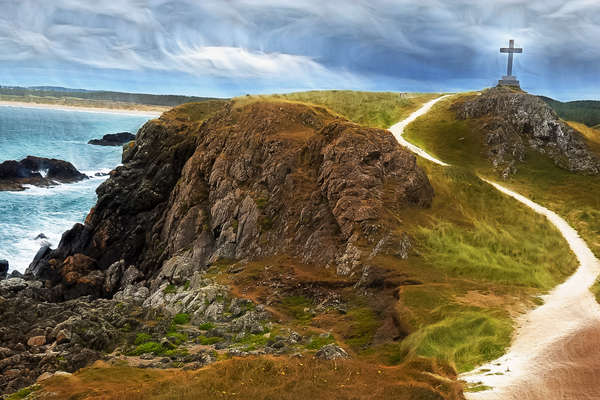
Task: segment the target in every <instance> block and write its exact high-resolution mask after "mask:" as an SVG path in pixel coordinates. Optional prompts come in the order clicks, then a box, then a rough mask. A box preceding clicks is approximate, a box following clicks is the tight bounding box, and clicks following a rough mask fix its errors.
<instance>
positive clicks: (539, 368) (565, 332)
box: [390, 96, 600, 400]
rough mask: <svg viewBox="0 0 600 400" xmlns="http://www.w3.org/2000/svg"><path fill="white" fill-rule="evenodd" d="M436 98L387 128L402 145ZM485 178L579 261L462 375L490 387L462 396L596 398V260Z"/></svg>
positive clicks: (599, 310) (599, 347)
mask: <svg viewBox="0 0 600 400" xmlns="http://www.w3.org/2000/svg"><path fill="white" fill-rule="evenodd" d="M444 97H445V96H444ZM441 99H442V97H440V98H437V99H435V100H432V101H430V102H428V103H426V104H424V105H423V107H422V108H421V109H419V110H417V111H416V112H415V113H413V114H412V115H411V116H409V117H408V118H407V119H406V120H404V121H402V122H400V123H398V124H396V125H394V126H392V127H391V128H390V131H391V132H392V133H393V134H394V136H395V137H396V138H397V139H398V141H399V142H400V143H401V144H403V145H406V143H407V142H406V140H405V139H404V138H403V137H402V134H403V132H404V128H405V127H406V126H407V125H408V124H409V123H410V122H412V121H414V120H415V119H416V118H418V117H419V116H421V115H423V114H425V113H426V112H427V111H429V109H431V107H432V106H433V105H434V104H435V103H436V102H437V101H439V100H441ZM407 121H408V122H407ZM406 147H408V148H409V149H410V150H411V151H414V152H415V153H417V154H418V155H420V156H423V157H424V158H426V159H428V160H430V161H432V162H435V163H437V164H439V165H448V164H446V163H444V162H443V161H440V160H438V159H436V158H435V157H432V156H431V155H429V154H427V153H426V152H425V151H423V150H422V149H420V148H418V147H416V146H414V145H412V144H410V143H408V145H406ZM484 180H485V179H484ZM485 181H486V182H487V183H489V184H490V185H492V186H493V187H495V188H496V189H498V190H499V191H501V192H502V193H504V194H506V195H508V196H511V197H512V198H514V199H516V200H517V201H519V202H521V203H523V204H525V205H526V206H528V207H530V208H531V209H533V210H534V211H535V212H537V213H539V214H542V215H544V216H545V217H546V218H547V219H548V220H549V221H550V222H551V223H552V224H553V225H554V226H556V228H557V229H558V230H559V231H560V232H561V234H562V235H563V237H564V238H565V239H566V240H567V242H568V243H569V246H570V247H571V250H572V251H573V253H575V255H576V256H577V259H578V261H579V267H578V269H577V270H576V271H575V273H574V274H573V275H571V277H569V279H567V280H566V281H565V282H564V283H562V284H560V285H559V286H557V287H556V288H555V289H553V290H552V291H551V292H550V293H549V294H547V295H545V296H542V297H543V300H544V304H543V305H542V306H540V307H538V308H536V309H533V310H531V311H529V312H527V313H526V314H524V315H523V316H521V317H520V318H519V319H518V320H517V330H516V333H515V336H514V338H513V343H512V344H511V347H510V349H509V350H508V352H507V353H506V354H505V355H504V356H502V357H500V358H499V359H497V360H494V361H492V362H490V363H488V364H486V365H483V366H481V367H479V368H477V369H476V370H474V371H471V372H469V373H466V374H463V375H462V379H464V380H465V381H467V382H470V383H479V384H481V385H485V386H489V387H491V388H493V389H492V390H485V391H481V392H476V393H467V398H469V399H475V400H480V399H482V400H492V399H493V400H509V399H519V400H538V399H543V400H554V399H565V400H566V399H577V400H580V399H600V306H599V305H598V303H597V302H596V300H595V299H594V297H593V295H592V293H591V292H590V291H589V287H590V286H591V285H592V284H593V283H594V282H595V280H596V278H597V276H598V274H599V273H600V261H598V259H597V258H596V257H595V256H594V254H593V253H592V251H591V250H590V249H589V247H588V246H587V244H586V243H585V242H584V241H583V240H582V239H581V238H580V237H579V235H578V233H577V231H575V230H574V229H573V228H572V227H571V226H569V224H568V223H567V222H566V221H565V220H564V219H562V218H561V217H559V216H558V215H557V214H556V213H554V212H552V211H550V210H548V209H547V208H545V207H542V206H540V205H539V204H536V203H534V202H533V201H531V200H529V199H527V198H525V197H523V196H521V195H520V194H518V193H515V192H513V191H511V190H509V189H507V188H505V187H503V186H500V185H498V184H497V183H494V182H491V181H488V180H485Z"/></svg>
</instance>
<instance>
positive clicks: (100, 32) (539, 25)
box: [0, 0, 600, 100]
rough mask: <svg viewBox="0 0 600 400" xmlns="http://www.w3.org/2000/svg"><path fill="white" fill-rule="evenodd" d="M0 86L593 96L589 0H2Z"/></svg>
mask: <svg viewBox="0 0 600 400" xmlns="http://www.w3.org/2000/svg"><path fill="white" fill-rule="evenodd" d="M0 10H2V13H0V49H1V50H2V51H1V52H0V85H19V86H36V85H53V86H66V87H74V88H86V89H101V90H118V91H132V92H144V93H163V94H166V93H169V94H186V95H197V96H214V97H231V96H237V95H243V94H246V93H282V92H290V91H298V90H309V89H354V90H376V91H422V92H455V91H466V90H478V89H482V88H484V87H489V86H493V85H495V84H496V82H497V80H498V79H500V78H501V77H502V75H504V74H505V73H506V58H507V57H506V54H501V53H500V52H499V48H500V47H506V46H507V45H508V40H509V39H514V40H515V44H516V46H518V47H522V48H523V49H524V50H523V54H517V55H515V65H514V69H513V71H514V74H515V75H516V76H517V78H518V79H519V80H520V81H521V86H522V87H523V89H525V90H527V91H529V92H531V93H535V94H543V95H548V96H551V97H554V98H557V99H560V100H575V99H600V62H599V61H600V39H599V38H600V24H598V23H597V22H598V21H599V20H600V0H569V1H564V0H560V1H557V0H447V1H443V0H369V1H362V0H216V1H213V0H171V1H169V0H93V1H92V0H50V1H49V0H0Z"/></svg>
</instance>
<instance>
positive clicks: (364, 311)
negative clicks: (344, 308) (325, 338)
mask: <svg viewBox="0 0 600 400" xmlns="http://www.w3.org/2000/svg"><path fill="white" fill-rule="evenodd" d="M348 317H349V318H350V320H351V323H350V326H349V328H350V329H349V335H348V338H347V339H346V343H348V344H349V345H350V346H351V347H352V348H354V349H355V350H359V349H362V348H365V347H366V346H368V345H369V344H370V343H371V341H372V340H373V336H374V335H375V331H376V329H377V328H378V327H379V325H380V322H379V318H377V316H376V315H375V312H374V311H373V310H372V309H370V308H369V307H360V308H355V309H353V310H350V311H349V312H348Z"/></svg>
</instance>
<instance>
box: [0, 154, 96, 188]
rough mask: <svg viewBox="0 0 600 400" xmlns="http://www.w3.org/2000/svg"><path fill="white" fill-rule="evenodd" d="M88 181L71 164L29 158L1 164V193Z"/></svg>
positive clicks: (40, 158) (85, 176)
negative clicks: (57, 183)
mask: <svg viewBox="0 0 600 400" xmlns="http://www.w3.org/2000/svg"><path fill="white" fill-rule="evenodd" d="M83 179H88V177H87V175H85V174H82V173H81V172H79V171H77V169H76V168H75V167H74V166H73V164H71V163H70V162H67V161H63V160H57V159H54V158H52V159H50V158H42V157H34V156H28V157H27V158H24V159H23V160H21V161H14V160H9V161H4V162H3V163H1V164H0V191H3V190H25V187H24V186H23V185H34V186H51V185H53V184H56V182H60V183H72V182H78V181H81V180H83Z"/></svg>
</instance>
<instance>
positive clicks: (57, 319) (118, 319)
mask: <svg viewBox="0 0 600 400" xmlns="http://www.w3.org/2000/svg"><path fill="white" fill-rule="evenodd" d="M47 294H48V291H47V290H45V289H44V288H43V286H42V283H41V282H37V281H25V280H23V279H19V278H10V279H7V280H3V281H0V321H2V324H0V394H2V393H12V392H14V391H16V390H18V389H20V388H21V387H23V386H26V385H30V384H32V383H33V382H35V380H36V379H37V378H38V376H40V375H42V374H43V373H45V372H55V371H57V370H64V371H69V372H74V371H76V370H77V369H79V368H82V367H84V366H86V365H88V364H89V363H91V362H93V361H94V360H97V359H99V358H102V357H104V354H105V353H106V352H107V351H108V352H110V351H112V349H114V347H115V346H116V345H117V344H119V341H120V339H121V338H122V337H123V335H124V333H123V332H124V331H125V330H126V329H132V328H133V329H135V328H137V327H139V326H140V323H139V322H138V319H136V318H135V317H136V312H137V313H138V315H139V310H136V309H135V307H132V306H130V305H127V304H124V303H122V305H121V306H119V307H116V304H117V303H116V302H113V301H111V300H102V299H99V300H93V299H90V298H79V299H77V300H72V301H67V302H63V303H50V302H47V301H46V300H48V299H49V298H48V296H47Z"/></svg>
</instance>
